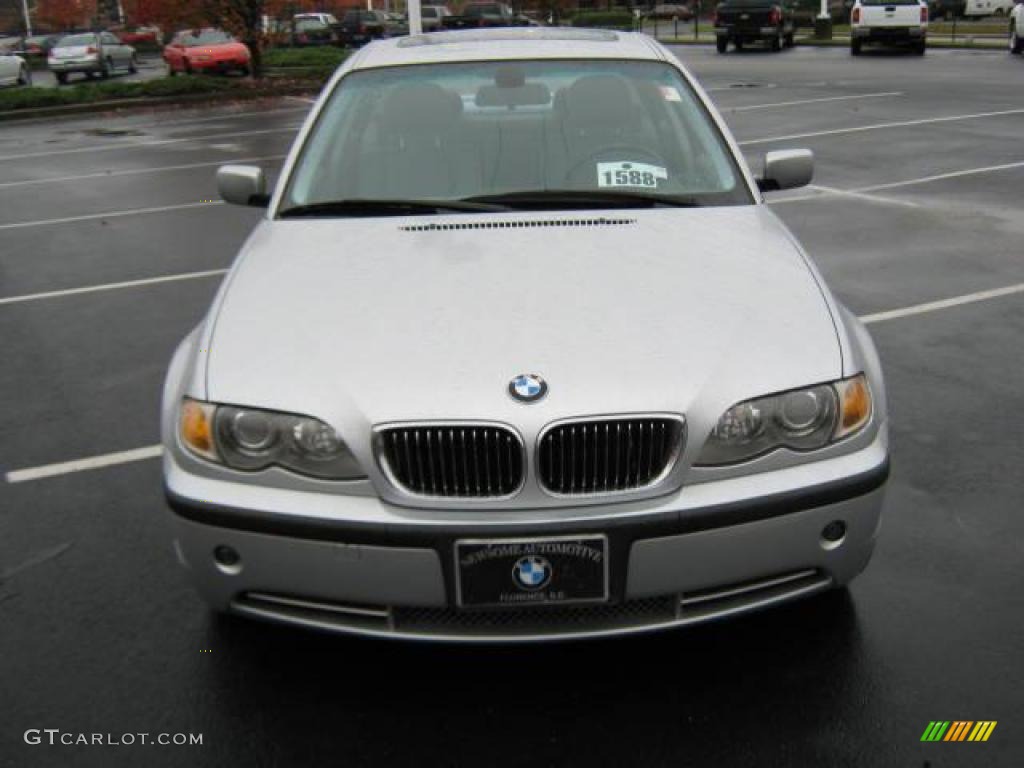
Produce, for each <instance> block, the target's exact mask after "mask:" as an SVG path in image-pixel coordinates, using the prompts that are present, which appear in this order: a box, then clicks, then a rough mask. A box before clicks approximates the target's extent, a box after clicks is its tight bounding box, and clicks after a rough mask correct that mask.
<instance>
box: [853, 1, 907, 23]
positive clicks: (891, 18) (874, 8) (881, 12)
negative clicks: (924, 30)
mask: <svg viewBox="0 0 1024 768" xmlns="http://www.w3.org/2000/svg"><path fill="white" fill-rule="evenodd" d="M860 23H861V24H862V25H863V26H865V27H916V26H918V25H919V24H920V23H921V6H920V5H919V4H918V3H917V2H916V0H915V2H914V3H913V4H911V3H907V2H899V3H888V4H886V5H873V4H872V5H867V4H865V5H864V6H863V7H862V9H861V22H860Z"/></svg>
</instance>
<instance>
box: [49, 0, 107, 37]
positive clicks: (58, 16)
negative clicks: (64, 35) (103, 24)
mask: <svg viewBox="0 0 1024 768" xmlns="http://www.w3.org/2000/svg"><path fill="white" fill-rule="evenodd" d="M95 15H96V0H39V2H38V3H37V4H36V12H35V18H36V19H37V20H38V21H40V22H42V23H43V24H44V25H46V26H48V27H51V28H53V29H55V30H60V31H66V30H69V29H75V28H77V27H82V26H87V25H88V24H89V23H90V22H91V21H92V18H93V17H94V16H95Z"/></svg>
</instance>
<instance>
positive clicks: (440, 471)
mask: <svg viewBox="0 0 1024 768" xmlns="http://www.w3.org/2000/svg"><path fill="white" fill-rule="evenodd" d="M378 440H379V445H380V456H381V464H382V467H383V469H384V471H385V474H387V475H388V476H389V478H390V479H391V481H392V482H393V483H394V484H395V485H397V486H398V487H399V488H401V489H402V490H404V491H406V492H408V493H412V494H415V495H417V496H438V497H456V498H495V497H503V496H511V495H512V494H514V493H515V492H516V491H518V490H519V488H520V486H522V484H523V446H522V442H521V441H520V439H519V436H518V435H517V434H516V433H515V432H513V431H512V430H511V429H509V428H508V427H502V426H495V425H487V424H447V425H419V426H396V427H387V428H385V429H383V430H381V431H380V432H379V434H378Z"/></svg>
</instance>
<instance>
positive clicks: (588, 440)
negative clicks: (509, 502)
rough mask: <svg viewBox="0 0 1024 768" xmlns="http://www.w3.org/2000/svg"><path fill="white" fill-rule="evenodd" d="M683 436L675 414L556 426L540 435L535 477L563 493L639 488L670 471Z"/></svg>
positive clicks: (576, 494) (681, 427) (578, 493)
mask: <svg viewBox="0 0 1024 768" xmlns="http://www.w3.org/2000/svg"><path fill="white" fill-rule="evenodd" d="M682 439H683V421H682V420H681V419H680V418H679V417H666V416H650V417H631V418H617V419H606V420H600V421H574V422H567V423H562V424H556V425H555V426H553V427H550V428H549V429H548V430H546V431H545V432H544V434H543V435H542V436H541V439H540V451H539V456H538V460H537V464H538V467H537V469H538V474H539V479H540V482H541V484H542V485H543V486H544V487H545V488H546V489H547V490H549V491H551V492H552V493H556V494H559V495H563V496H583V495H587V494H595V493H614V492H617V491H634V490H642V489H644V488H649V487H651V486H653V485H657V484H658V483H659V482H661V480H662V479H663V478H664V477H665V475H667V474H668V472H669V471H670V470H671V469H672V465H673V464H674V463H675V460H676V457H677V456H678V455H679V450H680V447H681V445H682Z"/></svg>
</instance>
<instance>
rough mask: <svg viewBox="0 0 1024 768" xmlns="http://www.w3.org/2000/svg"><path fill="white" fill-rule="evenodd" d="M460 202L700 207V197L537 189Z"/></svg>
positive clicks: (520, 205) (528, 205)
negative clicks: (697, 198)
mask: <svg viewBox="0 0 1024 768" xmlns="http://www.w3.org/2000/svg"><path fill="white" fill-rule="evenodd" d="M459 202H460V203H500V204H502V205H505V206H508V207H509V208H531V209H543V208H573V207H584V208H656V207H659V206H665V207H669V208H699V207H700V206H701V203H699V202H698V201H697V200H696V198H692V197H670V196H667V195H651V194H647V193H645V192H621V191H618V190H604V189H597V190H595V189H536V190H530V191H526V192H508V193H505V194H500V195H477V196H475V197H466V198H463V199H461V200H460V201H459Z"/></svg>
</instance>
